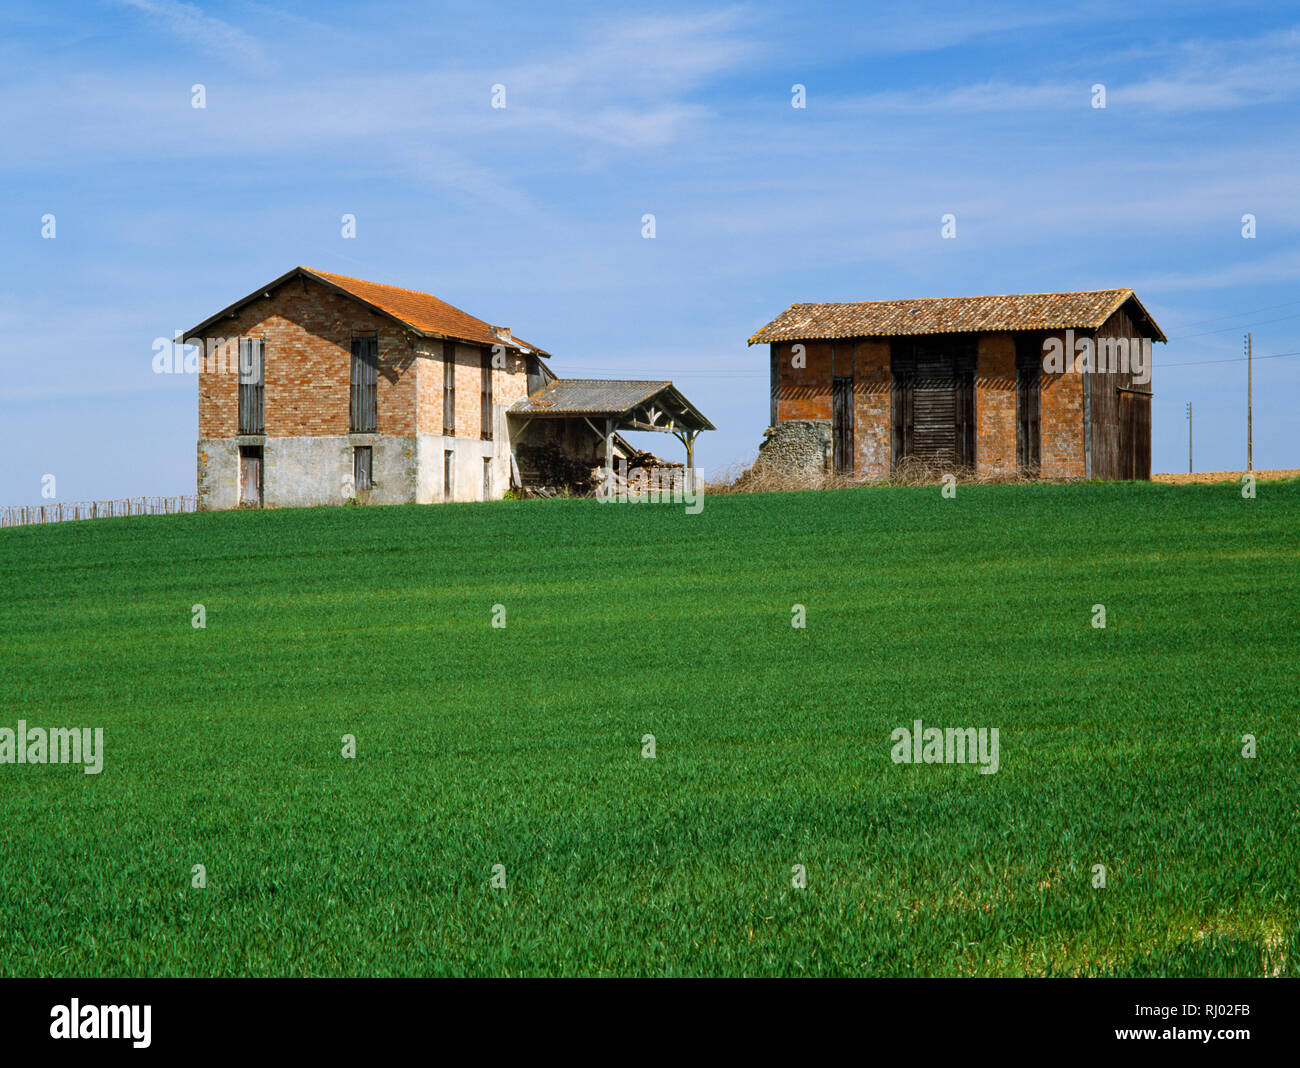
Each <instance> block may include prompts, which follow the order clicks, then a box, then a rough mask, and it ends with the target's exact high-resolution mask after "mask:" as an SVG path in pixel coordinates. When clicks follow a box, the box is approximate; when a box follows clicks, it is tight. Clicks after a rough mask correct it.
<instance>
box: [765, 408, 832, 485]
mask: <svg viewBox="0 0 1300 1068" xmlns="http://www.w3.org/2000/svg"><path fill="white" fill-rule="evenodd" d="M763 439H764V440H763V444H762V445H760V446H759V447H758V459H757V460H755V461H754V468H755V470H767V471H770V472H773V473H780V474H789V475H805V476H806V475H821V474H824V473H826V472H827V471H829V470H830V469H831V457H832V451H831V421H830V420H829V419H788V420H784V421H782V422H780V423H777V424H776V426H770V427H768V428H767V429H766V430H764V431H763Z"/></svg>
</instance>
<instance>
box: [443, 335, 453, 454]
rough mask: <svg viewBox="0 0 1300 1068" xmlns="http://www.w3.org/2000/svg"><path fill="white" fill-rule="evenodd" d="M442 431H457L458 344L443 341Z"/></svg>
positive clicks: (445, 432) (448, 433)
mask: <svg viewBox="0 0 1300 1068" xmlns="http://www.w3.org/2000/svg"><path fill="white" fill-rule="evenodd" d="M442 432H443V433H444V434H445V435H447V437H451V436H453V435H454V434H455V433H456V344H455V342H453V341H444V342H443V343H442Z"/></svg>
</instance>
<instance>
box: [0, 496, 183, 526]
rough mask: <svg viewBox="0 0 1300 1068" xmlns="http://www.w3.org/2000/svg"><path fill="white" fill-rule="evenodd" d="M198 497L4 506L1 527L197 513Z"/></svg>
mask: <svg viewBox="0 0 1300 1068" xmlns="http://www.w3.org/2000/svg"><path fill="white" fill-rule="evenodd" d="M198 510H199V498H198V497H197V495H190V496H183V497H124V498H123V499H121V500H117V501H69V502H68V503H66V504H65V503H62V502H60V503H59V504H11V505H5V506H0V527H21V526H26V525H27V524H29V523H66V522H70V521H71V520H74V519H108V518H110V517H113V516H126V515H179V514H180V513H182V512H197V511H198Z"/></svg>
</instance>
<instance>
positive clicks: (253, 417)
mask: <svg viewBox="0 0 1300 1068" xmlns="http://www.w3.org/2000/svg"><path fill="white" fill-rule="evenodd" d="M265 394H266V361H265V359H264V350H263V343H262V339H261V338H258V337H243V338H240V339H239V432H240V433H241V434H264V433H265V432H266V422H265V416H266V401H265Z"/></svg>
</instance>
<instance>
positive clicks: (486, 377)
mask: <svg viewBox="0 0 1300 1068" xmlns="http://www.w3.org/2000/svg"><path fill="white" fill-rule="evenodd" d="M480 391H481V393H482V398H481V399H482V405H481V411H480V413H479V437H480V438H482V439H483V440H484V441H491V440H492V352H491V350H489V349H484V350H483V371H482V385H481V387H480Z"/></svg>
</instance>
